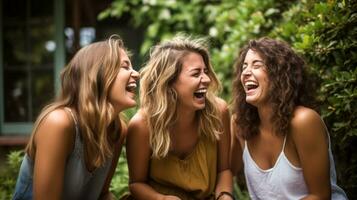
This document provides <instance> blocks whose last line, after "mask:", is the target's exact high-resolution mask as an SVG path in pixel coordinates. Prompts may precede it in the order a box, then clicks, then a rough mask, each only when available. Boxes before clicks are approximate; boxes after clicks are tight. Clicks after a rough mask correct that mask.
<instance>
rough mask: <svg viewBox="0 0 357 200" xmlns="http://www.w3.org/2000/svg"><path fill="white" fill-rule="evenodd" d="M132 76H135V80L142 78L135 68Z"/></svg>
mask: <svg viewBox="0 0 357 200" xmlns="http://www.w3.org/2000/svg"><path fill="white" fill-rule="evenodd" d="M130 76H131V77H133V78H134V79H135V80H138V79H139V78H140V74H139V72H137V71H135V69H132V71H131V74H130Z"/></svg>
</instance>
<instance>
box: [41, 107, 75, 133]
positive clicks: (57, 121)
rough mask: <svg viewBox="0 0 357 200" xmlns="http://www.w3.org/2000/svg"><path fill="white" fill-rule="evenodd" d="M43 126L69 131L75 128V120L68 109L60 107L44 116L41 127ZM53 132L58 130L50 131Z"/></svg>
mask: <svg viewBox="0 0 357 200" xmlns="http://www.w3.org/2000/svg"><path fill="white" fill-rule="evenodd" d="M41 127H46V128H51V129H53V130H60V131H64V132H68V131H71V130H74V121H73V119H72V117H71V116H69V113H67V111H65V110H64V109H61V108H59V109H56V110H53V111H51V112H50V113H48V114H47V116H46V117H44V119H43V120H42V122H41V125H40V126H39V128H41ZM52 132H53V133H56V132H57V131H51V132H49V133H52Z"/></svg>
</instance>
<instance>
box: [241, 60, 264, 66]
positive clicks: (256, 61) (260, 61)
mask: <svg viewBox="0 0 357 200" xmlns="http://www.w3.org/2000/svg"><path fill="white" fill-rule="evenodd" d="M256 63H262V64H265V63H264V61H262V60H254V61H253V65H254V64H256ZM243 65H247V62H244V63H243Z"/></svg>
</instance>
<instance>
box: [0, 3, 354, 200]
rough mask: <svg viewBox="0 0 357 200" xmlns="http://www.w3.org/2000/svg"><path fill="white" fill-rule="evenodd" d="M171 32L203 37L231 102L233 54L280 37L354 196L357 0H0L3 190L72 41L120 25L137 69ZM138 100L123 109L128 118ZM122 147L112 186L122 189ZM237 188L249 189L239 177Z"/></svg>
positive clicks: (116, 30) (238, 191) (8, 190)
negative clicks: (301, 61)
mask: <svg viewBox="0 0 357 200" xmlns="http://www.w3.org/2000/svg"><path fill="white" fill-rule="evenodd" d="M178 32H184V33H186V34H192V35H194V36H203V37H207V38H208V40H209V41H210V54H211V58H212V62H213V66H214V69H215V71H216V73H217V75H218V77H219V79H220V81H221V82H222V86H223V89H222V92H221V94H220V96H221V97H223V98H224V99H226V100H227V101H228V102H231V89H232V79H233V77H232V74H233V72H234V68H233V64H234V61H235V58H236V57H237V54H238V52H239V49H240V48H241V47H242V46H243V45H244V44H245V43H246V42H247V41H248V40H249V39H254V38H259V37H262V36H269V37H273V38H278V39H282V40H285V41H287V42H288V43H290V44H291V46H292V47H293V48H294V49H295V50H296V51H297V52H299V53H300V54H301V55H302V56H303V57H304V58H305V59H306V61H307V62H308V65H309V70H310V72H311V73H312V74H313V75H314V76H316V78H317V81H318V82H319V83H320V86H319V90H318V91H317V93H318V98H319V100H320V102H321V103H320V105H319V109H320V114H321V115H322V117H323V119H324V121H325V123H326V125H327V127H328V129H329V131H330V136H331V140H332V148H333V154H334V157H335V162H336V169H337V175H338V177H337V178H338V183H339V185H340V186H342V188H343V189H344V190H345V191H346V193H347V195H348V196H349V198H350V199H357V156H356V155H357V154H356V153H357V151H356V150H357V87H356V86H357V2H356V1H355V0H325V1H318V0H310V1H308V0H300V1H296V0H289V1H286V0H191V1H189V0H25V1H24V0H1V1H0V199H10V198H11V196H12V192H13V189H14V184H15V182H16V178H17V173H18V169H19V164H20V162H21V159H22V156H23V152H22V150H23V148H24V147H25V145H26V143H27V140H28V138H29V134H30V133H31V128H32V124H33V122H34V120H35V119H36V116H37V115H38V113H39V112H40V110H41V109H42V107H43V106H44V105H46V104H47V103H49V102H50V101H51V100H52V99H53V98H54V97H55V94H56V92H57V91H58V88H59V82H58V81H59V79H58V78H59V73H60V71H61V69H62V68H63V67H64V66H65V65H66V63H67V62H68V61H69V60H70V59H71V58H72V56H73V55H74V54H75V53H76V51H77V50H78V49H79V48H81V47H83V46H85V45H87V44H90V43H92V42H95V41H98V40H103V39H106V38H108V37H109V36H110V35H112V34H119V35H120V36H121V37H122V38H123V40H124V42H125V45H126V46H127V47H128V48H129V50H130V51H131V52H132V53H133V57H132V62H133V66H134V68H135V69H137V70H139V69H140V67H141V66H142V65H143V64H144V62H145V61H146V59H147V54H148V52H149V48H150V47H151V46H153V45H155V44H156V43H157V42H160V41H161V40H164V39H168V38H170V37H172V36H173V35H175V34H176V33H178ZM135 111H136V109H131V110H129V111H127V113H126V115H127V117H128V119H130V117H131V116H132V115H133V113H135ZM125 163H126V160H125V149H124V150H123V153H122V156H121V157H120V160H119V165H118V167H117V171H116V174H115V177H114V179H113V181H112V185H111V190H112V192H113V193H114V194H115V195H116V196H117V197H120V196H121V195H122V194H124V193H125V192H127V191H128V185H127V184H128V173H127V166H126V164H125ZM235 195H236V197H238V198H239V199H248V197H247V192H246V188H245V186H244V182H242V181H239V184H237V185H235Z"/></svg>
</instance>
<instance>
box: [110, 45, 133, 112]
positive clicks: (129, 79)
mask: <svg viewBox="0 0 357 200" xmlns="http://www.w3.org/2000/svg"><path fill="white" fill-rule="evenodd" d="M120 58H121V63H120V69H119V72H118V75H117V76H116V78H115V80H114V82H113V85H112V87H111V89H110V95H109V98H110V101H111V103H112V104H113V106H114V107H115V109H116V110H117V111H118V112H120V111H122V110H123V109H126V108H130V107H133V106H135V105H136V101H135V91H136V81H137V80H138V79H139V73H138V72H137V71H135V70H134V69H133V68H132V66H131V62H130V60H129V58H128V55H127V54H126V52H125V51H124V50H123V49H120Z"/></svg>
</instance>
